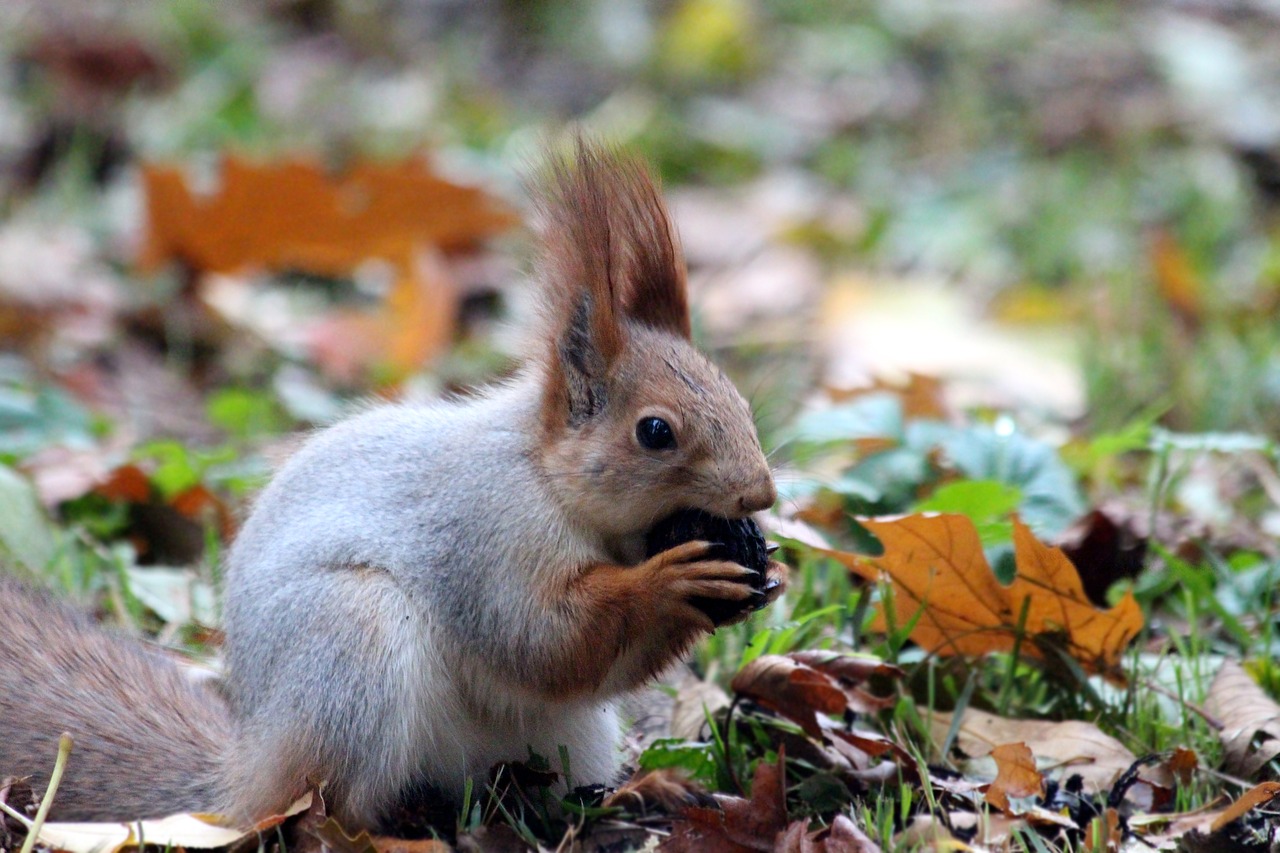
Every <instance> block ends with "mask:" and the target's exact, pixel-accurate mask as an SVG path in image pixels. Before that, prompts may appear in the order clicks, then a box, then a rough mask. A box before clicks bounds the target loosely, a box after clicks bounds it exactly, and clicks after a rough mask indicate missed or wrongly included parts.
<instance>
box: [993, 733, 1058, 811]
mask: <svg viewBox="0 0 1280 853" xmlns="http://www.w3.org/2000/svg"><path fill="white" fill-rule="evenodd" d="M991 757H992V758H993V759H995V762H996V778H995V781H994V782H992V783H991V785H990V786H988V788H987V795H986V796H987V802H988V803H991V805H993V806H995V807H996V808H998V809H1000V811H1002V812H1004V813H1005V814H1010V815H1011V814H1012V813H1013V810H1012V809H1011V808H1010V804H1009V798H1010V797H1032V796H1042V795H1043V794H1044V777H1043V776H1041V775H1040V771H1038V770H1036V757H1035V756H1034V755H1032V753H1031V748H1030V747H1028V746H1027V745H1026V744H1025V743H1002V744H1000V745H999V746H997V747H996V748H995V749H993V750H991Z"/></svg>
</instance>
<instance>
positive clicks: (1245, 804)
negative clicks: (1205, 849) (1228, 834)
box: [1209, 782, 1280, 832]
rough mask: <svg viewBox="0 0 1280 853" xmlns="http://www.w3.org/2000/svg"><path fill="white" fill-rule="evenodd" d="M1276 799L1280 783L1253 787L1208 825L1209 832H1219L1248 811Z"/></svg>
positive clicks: (1278, 795) (1279, 795) (1265, 783)
mask: <svg viewBox="0 0 1280 853" xmlns="http://www.w3.org/2000/svg"><path fill="white" fill-rule="evenodd" d="M1276 797H1280V782H1263V783H1262V784H1260V785H1255V786H1254V787H1252V788H1250V789H1249V790H1248V791H1245V792H1244V794H1243V796H1241V797H1240V799H1238V800H1236V801H1235V802H1234V803H1232V804H1231V806H1230V807H1229V808H1228V809H1227V810H1226V811H1224V812H1223V813H1222V814H1220V815H1218V817H1217V818H1216V819H1215V820H1214V821H1213V823H1212V824H1210V826H1209V831H1210V832H1218V831H1220V830H1221V829H1222V828H1223V827H1224V826H1226V825H1227V824H1229V823H1231V822H1232V821H1233V820H1239V819H1240V818H1242V817H1244V816H1245V814H1246V813H1248V812H1249V811H1251V810H1253V809H1256V808H1257V807H1258V806H1261V805H1265V804H1266V803H1269V802H1271V801H1272V800H1274V799H1275V798H1276Z"/></svg>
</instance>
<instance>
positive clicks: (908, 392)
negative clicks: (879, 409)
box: [827, 371, 948, 420]
mask: <svg viewBox="0 0 1280 853" xmlns="http://www.w3.org/2000/svg"><path fill="white" fill-rule="evenodd" d="M943 391H944V389H943V383H942V380H941V379H939V378H937V377H936V376H926V375H925V374H923V373H915V372H914V371H908V372H907V381H906V382H905V383H900V382H888V381H886V380H884V379H876V380H875V382H873V383H872V384H871V385H865V386H862V387H860V388H828V389H827V395H828V396H829V397H830V398H831V401H832V402H834V403H845V402H848V401H849V400H856V399H857V398H859V397H865V396H866V395H868V394H875V393H886V392H887V393H889V394H892V395H894V396H895V397H897V398H898V399H899V400H901V401H902V414H903V415H904V416H905V417H907V418H925V419H930V420H944V419H945V418H946V417H947V415H948V409H947V404H946V400H945V398H944V393H943Z"/></svg>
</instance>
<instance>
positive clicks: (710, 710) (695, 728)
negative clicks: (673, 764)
mask: <svg viewBox="0 0 1280 853" xmlns="http://www.w3.org/2000/svg"><path fill="white" fill-rule="evenodd" d="M675 687H676V698H675V702H674V704H673V705H672V708H671V732H670V735H671V737H674V738H680V739H681V740H698V739H699V738H700V737H701V736H702V727H703V726H705V725H706V724H707V715H709V714H712V715H713V714H715V713H717V712H718V711H723V710H724V709H725V708H728V707H729V704H730V701H731V700H730V699H729V694H728V693H725V692H724V688H722V687H721V686H720V685H719V684H716V683H715V682H714V681H707V680H703V679H701V678H699V677H698V676H696V675H694V673H693V672H692V671H691V670H688V669H686V670H685V671H684V672H683V674H682V676H681V678H680V680H679V681H677V682H676V685H675Z"/></svg>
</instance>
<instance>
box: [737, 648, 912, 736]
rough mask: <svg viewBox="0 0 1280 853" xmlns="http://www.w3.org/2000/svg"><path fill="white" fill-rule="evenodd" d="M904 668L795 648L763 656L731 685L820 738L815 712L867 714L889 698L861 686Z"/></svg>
mask: <svg viewBox="0 0 1280 853" xmlns="http://www.w3.org/2000/svg"><path fill="white" fill-rule="evenodd" d="M902 674H903V673H902V670H901V669H899V668H898V667H896V666H893V665H892V664H887V663H885V662H884V661H881V660H878V659H875V658H867V657H859V656H855V655H843V654H839V653H836V652H818V651H811V652H792V653H791V654H788V655H761V656H760V657H758V658H756V659H755V660H753V661H751V663H749V664H747V665H746V666H744V667H743V668H742V670H741V671H740V672H739V673H738V674H737V675H736V676H734V679H733V682H732V683H731V684H730V687H731V688H732V689H733V691H734V692H735V693H737V694H738V695H740V696H746V697H748V698H751V699H754V700H756V701H757V702H760V703H761V704H762V705H765V706H766V707H769V708H772V709H773V710H775V711H777V712H778V713H779V714H782V715H783V716H785V717H787V718H788V719H790V720H792V721H793V722H795V723H796V724H797V725H799V726H800V727H801V728H802V729H804V731H805V734H807V735H809V736H810V737H812V738H816V739H819V740H821V739H822V737H823V734H822V732H823V730H822V726H821V725H820V724H819V722H818V718H817V716H816V715H817V714H819V713H821V714H843V713H844V712H845V711H846V710H854V711H860V712H862V713H869V712H872V711H877V710H880V709H881V708H884V707H887V704H890V703H891V700H886V699H883V698H881V697H877V696H875V695H874V694H872V693H870V692H868V691H867V690H865V689H864V687H863V685H864V684H865V683H866V681H867V680H868V679H869V678H871V677H872V676H873V675H880V676H888V677H893V678H900V677H901V676H902Z"/></svg>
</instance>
